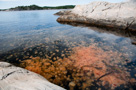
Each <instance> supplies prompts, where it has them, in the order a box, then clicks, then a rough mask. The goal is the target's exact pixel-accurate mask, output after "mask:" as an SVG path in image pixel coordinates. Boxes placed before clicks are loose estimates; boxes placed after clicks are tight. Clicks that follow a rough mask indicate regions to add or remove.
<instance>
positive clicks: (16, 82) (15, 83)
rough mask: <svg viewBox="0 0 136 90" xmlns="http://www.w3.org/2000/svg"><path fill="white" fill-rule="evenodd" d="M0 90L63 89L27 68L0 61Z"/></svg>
mask: <svg viewBox="0 0 136 90" xmlns="http://www.w3.org/2000/svg"><path fill="white" fill-rule="evenodd" d="M0 90H65V89H63V88H61V87H59V86H57V85H54V84H52V83H50V82H49V81H47V80H46V79H45V78H43V77H42V76H40V75H38V74H36V73H33V72H30V71H28V70H25V69H22V68H19V67H15V66H13V65H11V64H9V63H6V62H0Z"/></svg>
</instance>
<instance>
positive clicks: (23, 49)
mask: <svg viewBox="0 0 136 90" xmlns="http://www.w3.org/2000/svg"><path fill="white" fill-rule="evenodd" d="M58 11H59V10H39V11H14V12H12V11H11V12H0V17H1V19H0V59H1V60H3V61H7V62H10V63H13V64H14V63H17V64H19V63H20V62H21V61H25V60H27V59H30V58H31V60H33V57H40V58H42V59H47V58H48V59H49V60H52V61H54V62H55V61H57V60H58V59H62V61H63V60H64V61H65V58H67V59H69V60H71V59H72V60H73V61H75V62H76V61H78V60H79V61H78V62H82V60H85V61H84V62H82V63H79V64H77V63H78V62H77V63H74V64H75V65H73V66H74V67H76V70H77V69H78V68H80V67H78V66H80V65H81V64H82V65H86V64H85V63H86V62H88V60H89V61H91V59H92V60H96V61H97V60H98V62H103V61H99V59H105V60H109V62H107V63H108V64H109V65H106V66H105V67H107V69H108V68H109V66H110V67H111V66H112V67H113V66H116V65H117V67H123V68H125V69H127V70H126V71H125V70H124V71H125V72H127V73H130V76H129V77H130V78H131V79H132V78H133V79H134V78H136V68H135V62H136V46H135V45H133V44H132V43H131V41H132V39H133V38H135V36H129V35H127V34H128V33H125V35H124V34H123V35H122V34H120V33H117V34H115V33H111V32H107V31H105V30H102V29H99V30H95V29H94V28H88V27H84V26H80V27H77V26H71V25H67V24H60V23H58V22H57V21H56V19H57V18H58V16H55V15H53V14H54V13H56V12H58ZM114 32H115V31H114ZM77 49H78V50H77ZM88 50H92V51H93V52H90V51H88ZM96 51H97V52H96ZM80 52H84V54H82V53H80ZM87 53H90V54H87ZM94 53H95V54H94ZM92 54H94V57H93V56H91V55H92ZM97 54H99V55H98V56H97ZM81 55H83V56H81ZM85 55H86V56H85ZM90 56H91V57H90ZM96 56H97V57H98V58H96ZM99 56H100V57H99ZM72 57H74V59H73V58H72ZM78 57H79V58H78ZM107 57H108V58H107ZM77 58H78V59H77ZM114 61H115V62H116V65H115V62H114ZM126 61H127V62H126ZM40 62H41V61H40ZM110 62H113V63H114V64H112V65H111V64H110ZM51 63H52V62H51ZM124 63H125V64H124ZM17 64H16V65H17ZM76 64H77V65H76ZM90 64H94V63H92V62H90ZM26 65H27V64H26ZM52 65H54V63H52ZM68 65H69V64H68ZM82 65H81V66H82ZM57 66H59V65H57ZM62 66H63V65H62ZM100 66H101V65H100ZM23 67H24V68H26V67H27V66H23ZM40 67H42V68H43V66H40ZM38 68H39V67H38ZM27 69H28V68H27ZM47 69H48V68H47ZM90 69H92V68H89V70H90ZM68 70H70V69H68ZM102 70H103V69H102ZM104 70H105V69H104ZM109 70H110V69H109ZM32 71H33V70H32ZM95 71H96V70H95ZM35 72H36V71H35ZM83 72H84V70H83ZM89 72H90V71H89ZM71 73H72V72H71ZM71 73H70V74H71ZM76 73H78V72H75V73H74V74H76ZM39 74H41V72H40V73H39ZM45 74H46V73H45ZM105 74H106V71H105ZM41 75H43V74H41ZM64 75H66V74H64ZM43 76H44V75H43ZM113 76H114V75H113ZM83 77H86V76H84V75H83V76H82V78H83ZM46 78H47V77H46ZM95 78H97V77H95ZM110 78H114V77H110ZM49 79H50V78H49ZM90 79H92V78H90ZM85 80H87V79H85ZM50 81H51V82H53V83H56V82H57V81H53V80H50ZM72 81H73V82H74V83H76V81H74V80H73V79H71V80H69V81H68V82H66V83H67V84H66V85H65V86H63V85H61V84H60V82H59V84H58V83H56V84H58V85H60V86H63V87H65V88H67V89H69V87H68V85H69V83H70V82H72ZM94 81H95V80H94ZM131 81H132V80H131ZM80 82H81V83H82V82H85V81H83V80H81V81H80ZM126 82H127V81H126ZM134 82H135V80H133V82H132V83H134ZM86 83H87V81H86ZM127 83H128V82H127ZM84 84H85V83H82V85H80V86H81V88H77V87H78V85H76V86H75V87H74V88H75V89H86V90H87V89H91V90H92V88H93V89H96V88H94V87H91V84H90V83H89V84H90V86H88V85H87V86H86V87H85V85H84ZM95 84H96V83H95ZM109 84H113V85H111V87H112V89H115V86H117V85H116V84H115V85H114V82H113V83H111V82H110V81H109ZM122 84H124V83H121V82H120V84H119V85H118V87H116V89H118V88H122V87H123V88H125V87H124V86H122V87H121V86H120V85H122ZM104 85H105V84H104ZM104 85H103V86H104ZM127 85H128V84H127ZM96 86H99V85H98V84H97V85H96ZM119 86H120V87H119ZM133 86H135V84H134V85H132V86H129V87H130V88H132V89H133V88H134V87H133ZM82 87H84V88H82ZM100 88H101V89H105V88H102V87H100ZM126 88H128V87H126Z"/></svg>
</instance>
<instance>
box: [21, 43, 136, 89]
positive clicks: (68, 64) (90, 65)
mask: <svg viewBox="0 0 136 90" xmlns="http://www.w3.org/2000/svg"><path fill="white" fill-rule="evenodd" d="M72 51H73V52H72V53H71V54H70V56H68V57H67V58H66V57H64V58H63V59H61V58H56V59H55V60H56V61H52V60H50V59H49V58H46V59H42V58H40V57H32V58H31V59H29V60H25V61H22V63H21V66H22V67H24V68H26V69H28V70H30V71H33V72H36V73H38V74H41V75H42V76H44V77H45V78H46V79H47V80H49V81H50V82H52V83H55V84H57V85H60V86H62V87H64V88H67V89H75V88H76V89H79V90H81V89H82V90H85V89H89V87H91V86H94V85H93V82H95V83H96V84H97V85H98V86H103V87H105V88H106V89H108V88H110V89H115V88H116V87H118V86H120V85H125V86H126V87H127V84H128V83H134V82H136V80H135V79H133V78H130V74H129V73H128V72H127V68H125V67H121V65H120V64H122V65H125V64H126V63H127V62H126V61H124V60H123V59H124V58H122V56H126V57H127V55H125V54H123V53H119V52H117V51H112V50H108V51H104V50H103V49H101V48H98V47H96V46H95V45H91V46H89V47H74V48H73V49H72ZM71 83H74V84H73V86H71ZM99 89H100V88H99Z"/></svg>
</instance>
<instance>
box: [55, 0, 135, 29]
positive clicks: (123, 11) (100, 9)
mask: <svg viewBox="0 0 136 90" xmlns="http://www.w3.org/2000/svg"><path fill="white" fill-rule="evenodd" d="M135 1H136V0H131V1H129V2H121V3H109V2H104V1H103V2H98V1H97V2H92V3H90V4H87V5H77V6H75V8H74V9H72V10H71V12H70V13H69V14H63V15H61V16H60V17H59V18H58V19H57V21H58V22H76V23H85V24H89V25H94V26H100V27H109V28H117V29H123V30H131V31H136V2H135ZM63 12H64V11H63ZM67 13H68V12H67Z"/></svg>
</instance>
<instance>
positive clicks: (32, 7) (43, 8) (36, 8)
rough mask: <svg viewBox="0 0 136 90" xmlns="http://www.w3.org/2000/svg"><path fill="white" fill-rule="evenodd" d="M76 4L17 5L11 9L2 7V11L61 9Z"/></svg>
mask: <svg viewBox="0 0 136 90" xmlns="http://www.w3.org/2000/svg"><path fill="white" fill-rule="evenodd" d="M74 7H75V5H64V6H55V7H51V6H43V7H40V6H37V5H30V6H17V7H14V8H9V9H0V11H31V10H59V9H73V8H74Z"/></svg>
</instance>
